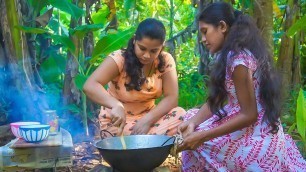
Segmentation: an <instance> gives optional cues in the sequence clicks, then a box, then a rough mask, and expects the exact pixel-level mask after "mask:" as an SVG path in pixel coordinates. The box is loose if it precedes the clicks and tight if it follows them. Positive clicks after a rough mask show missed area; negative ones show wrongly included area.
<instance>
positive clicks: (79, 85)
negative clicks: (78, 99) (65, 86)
mask: <svg viewBox="0 0 306 172" xmlns="http://www.w3.org/2000/svg"><path fill="white" fill-rule="evenodd" d="M87 78H88V76H85V75H81V74H78V75H77V76H76V77H75V78H74V83H75V85H76V87H77V88H78V89H79V90H80V91H82V90H83V86H84V84H85V82H86V80H87Z"/></svg>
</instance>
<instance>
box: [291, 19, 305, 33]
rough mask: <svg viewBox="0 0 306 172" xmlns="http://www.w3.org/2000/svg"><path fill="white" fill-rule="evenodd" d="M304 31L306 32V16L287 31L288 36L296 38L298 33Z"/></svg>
mask: <svg viewBox="0 0 306 172" xmlns="http://www.w3.org/2000/svg"><path fill="white" fill-rule="evenodd" d="M301 30H304V31H306V16H303V17H302V18H301V19H299V20H298V21H296V23H294V24H293V25H292V26H291V27H290V28H289V29H288V31H287V35H288V36H294V35H295V34H296V33H297V32H299V31H301Z"/></svg>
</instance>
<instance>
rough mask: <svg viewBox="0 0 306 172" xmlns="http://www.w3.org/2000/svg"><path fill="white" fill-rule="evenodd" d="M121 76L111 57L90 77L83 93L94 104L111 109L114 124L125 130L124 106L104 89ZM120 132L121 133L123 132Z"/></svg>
mask: <svg viewBox="0 0 306 172" xmlns="http://www.w3.org/2000/svg"><path fill="white" fill-rule="evenodd" d="M118 75H119V69H118V66H117V64H116V62H115V61H114V59H112V58H111V57H107V58H106V59H105V60H104V61H103V63H102V64H101V65H100V66H99V67H98V68H97V69H96V70H95V71H94V72H93V73H92V74H91V75H90V77H89V78H88V79H87V81H86V82H85V84H84V87H83V91H84V92H85V94H86V95H87V96H88V97H89V98H90V99H91V100H92V101H94V102H96V103H98V104H100V105H102V106H105V107H107V108H110V109H111V114H110V115H111V116H112V122H113V125H114V126H119V128H120V130H123V127H124V125H125V112H124V107H123V104H122V103H121V102H120V101H119V100H117V99H116V98H114V97H113V96H111V95H110V94H109V93H108V92H107V91H106V90H105V88H104V85H106V84H107V83H108V82H110V81H111V80H112V79H113V78H115V77H117V76H118ZM120 130H119V133H120V132H121V131H120Z"/></svg>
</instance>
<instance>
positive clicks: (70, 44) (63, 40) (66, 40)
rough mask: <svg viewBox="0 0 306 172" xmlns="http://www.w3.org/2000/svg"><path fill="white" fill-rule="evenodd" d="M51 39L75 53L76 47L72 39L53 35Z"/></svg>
mask: <svg viewBox="0 0 306 172" xmlns="http://www.w3.org/2000/svg"><path fill="white" fill-rule="evenodd" d="M51 38H52V39H53V40H54V41H56V42H58V43H60V44H63V45H65V46H66V48H68V49H69V50H70V51H71V52H72V53H74V52H75V45H74V44H73V42H72V41H71V39H70V38H69V37H67V36H60V35H51Z"/></svg>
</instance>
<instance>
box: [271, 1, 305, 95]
mask: <svg viewBox="0 0 306 172" xmlns="http://www.w3.org/2000/svg"><path fill="white" fill-rule="evenodd" d="M298 13H299V6H298V1H296V0H289V1H288V4H287V9H286V19H285V25H284V31H285V32H286V31H287V30H288V29H289V28H290V26H292V25H293V24H294V23H295V21H296V17H297V15H298ZM298 35H299V33H297V34H296V35H295V36H293V38H290V37H288V36H287V35H286V34H284V35H283V36H282V41H281V46H280V50H279V58H278V62H277V66H278V68H279V69H280V71H281V73H282V78H283V83H282V86H283V87H282V92H283V95H284V98H286V97H287V96H288V93H289V92H288V90H291V89H293V86H294V85H296V84H299V83H300V65H299V61H300V60H299V57H300V55H299V50H298V49H299V45H298V42H297V41H298V39H297V37H298Z"/></svg>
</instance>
